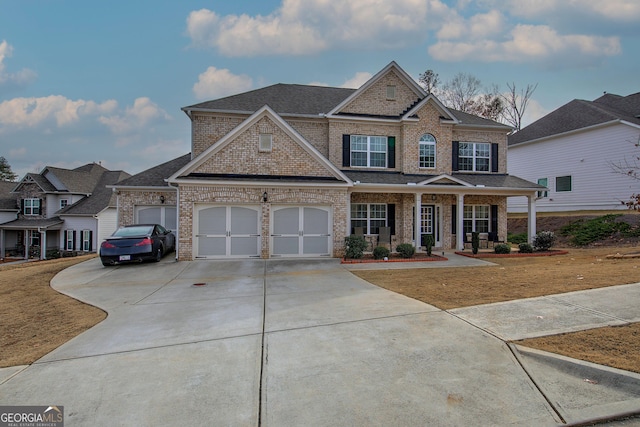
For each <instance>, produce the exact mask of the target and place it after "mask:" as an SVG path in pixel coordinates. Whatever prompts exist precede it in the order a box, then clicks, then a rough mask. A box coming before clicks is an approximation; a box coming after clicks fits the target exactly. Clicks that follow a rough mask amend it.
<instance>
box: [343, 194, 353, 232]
mask: <svg viewBox="0 0 640 427" xmlns="http://www.w3.org/2000/svg"><path fill="white" fill-rule="evenodd" d="M350 235H351V193H347V229H346V230H345V233H344V236H345V237H349V236H350Z"/></svg>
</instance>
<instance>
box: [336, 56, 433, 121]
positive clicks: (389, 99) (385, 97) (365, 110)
mask: <svg viewBox="0 0 640 427" xmlns="http://www.w3.org/2000/svg"><path fill="white" fill-rule="evenodd" d="M425 96H426V94H425V92H424V91H423V90H422V88H421V87H420V85H418V83H417V82H416V81H415V80H413V79H412V78H411V77H410V76H409V75H408V74H407V73H406V72H405V71H404V70H403V69H402V68H400V67H399V66H398V64H396V63H395V61H393V62H391V63H390V64H389V65H387V66H386V67H385V68H383V69H382V70H380V71H379V72H378V73H377V74H376V75H375V76H373V77H372V78H371V79H369V80H368V81H367V82H366V83H365V84H364V85H362V86H361V87H360V88H359V89H358V90H356V91H355V92H354V93H353V94H351V96H349V97H348V98H347V99H345V100H344V101H342V102H341V103H340V104H338V105H337V106H336V107H335V108H334V109H333V110H331V112H330V115H359V116H377V117H400V116H402V115H403V114H404V113H406V111H407V110H409V109H411V108H412V107H413V106H414V105H415V104H416V103H418V102H419V101H420V100H421V99H423V98H424V97H425Z"/></svg>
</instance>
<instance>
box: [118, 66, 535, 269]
mask: <svg viewBox="0 0 640 427" xmlns="http://www.w3.org/2000/svg"><path fill="white" fill-rule="evenodd" d="M183 111H184V112H185V113H186V114H187V116H188V117H189V118H190V119H191V124H192V144H191V145H192V147H191V148H192V151H191V154H190V155H187V156H183V157H181V158H179V159H175V160H174V161H171V162H168V163H166V164H163V165H160V166H158V167H156V168H152V169H150V170H149V171H145V172H142V173H140V174H138V175H135V176H133V177H131V178H129V179H127V180H125V181H123V182H120V183H118V184H117V185H116V186H114V187H115V189H116V190H117V191H118V194H119V196H118V205H119V208H120V216H119V220H120V223H121V224H127V223H134V222H139V220H140V217H139V214H138V213H139V212H140V211H141V210H147V211H148V210H149V209H152V207H153V206H155V207H156V208H160V207H162V208H163V209H164V211H167V212H168V211H170V210H171V209H175V211H174V212H173V213H171V214H170V215H169V216H168V217H170V218H172V219H175V221H176V222H177V226H176V228H177V233H178V242H179V244H178V252H177V257H178V258H179V259H181V260H192V259H200V258H204V259H206V258H217V257H263V258H268V257H276V256H286V257H294V256H341V255H342V254H343V252H344V238H345V237H346V236H348V235H350V234H352V233H362V234H364V235H365V236H367V238H368V239H369V240H371V242H372V246H375V245H377V244H379V243H383V241H385V240H386V236H387V235H388V234H390V236H391V237H390V240H391V247H392V249H394V248H395V247H396V245H397V244H399V243H411V244H414V245H416V246H417V247H418V248H419V247H420V246H421V241H422V235H424V234H431V235H433V236H434V240H435V246H436V248H441V249H442V250H445V249H452V248H462V247H463V245H464V241H465V236H466V235H467V234H469V233H470V232H471V231H478V232H480V233H482V235H483V236H484V237H485V238H488V237H489V236H491V237H494V236H495V237H497V236H500V238H501V240H504V238H505V237H506V233H507V229H506V227H507V222H506V204H507V203H506V200H507V197H510V196H528V197H529V200H530V216H531V217H532V218H531V219H532V221H530V224H531V225H532V226H530V227H529V231H530V233H531V234H534V233H535V192H536V191H538V190H540V189H541V187H540V186H538V185H537V184H534V183H531V182H528V181H525V180H523V179H520V178H517V177H515V176H510V175H508V174H507V173H506V169H507V165H506V159H507V156H506V152H507V134H508V133H509V131H510V130H511V129H510V128H509V127H507V126H505V125H502V124H500V123H497V122H494V121H491V120H487V119H483V118H480V117H476V116H472V115H469V114H465V113H462V112H459V111H455V110H451V109H448V108H446V107H445V106H444V105H443V104H442V103H441V102H440V101H439V100H438V99H437V98H436V97H435V96H433V95H428V94H426V93H425V92H424V91H423V90H422V88H421V87H420V86H419V85H418V84H417V83H416V82H415V81H414V80H413V79H412V78H411V77H410V76H409V75H407V73H406V72H405V71H404V70H402V69H401V68H400V67H399V66H398V65H397V64H396V63H395V62H391V63H390V64H389V65H388V66H386V67H385V68H384V69H382V70H381V71H380V72H378V73H377V74H376V75H375V76H373V77H372V78H371V79H370V80H369V81H368V82H367V83H365V84H364V85H363V86H362V87H360V88H359V89H357V90H354V89H343V88H331V87H319V86H304V85H288V84H276V85H273V86H269V87H266V88H262V89H257V90H254V91H250V92H246V93H242V94H239V95H235V96H230V97H226V98H222V99H218V100H213V101H208V102H204V103H200V104H196V105H192V106H189V107H184V108H183ZM416 207H417V209H416ZM416 211H417V215H416ZM159 214H160V213H159V212H158V218H160V216H159ZM165 216H166V215H165ZM168 227H169V228H172V227H171V226H170V224H168ZM459 230H460V231H462V230H464V233H463V232H459ZM386 243H387V244H389V242H388V241H386Z"/></svg>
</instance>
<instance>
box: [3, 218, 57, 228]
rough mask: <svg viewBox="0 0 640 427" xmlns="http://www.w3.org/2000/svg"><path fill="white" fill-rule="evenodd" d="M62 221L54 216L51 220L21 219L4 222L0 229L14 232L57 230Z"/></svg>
mask: <svg viewBox="0 0 640 427" xmlns="http://www.w3.org/2000/svg"><path fill="white" fill-rule="evenodd" d="M63 223H64V221H62V220H61V219H60V217H57V216H54V217H53V218H37V219H33V218H21V219H16V220H15V221H11V222H5V223H4V224H0V228H5V229H15V230H24V229H30V230H37V229H38V228H47V229H50V230H58V229H60V228H61V226H62V224H63Z"/></svg>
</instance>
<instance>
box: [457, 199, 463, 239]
mask: <svg viewBox="0 0 640 427" xmlns="http://www.w3.org/2000/svg"><path fill="white" fill-rule="evenodd" d="M456 213H457V216H458V218H456V223H457V225H456V247H457V248H458V250H460V251H462V250H464V194H458V205H457V207H456Z"/></svg>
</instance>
